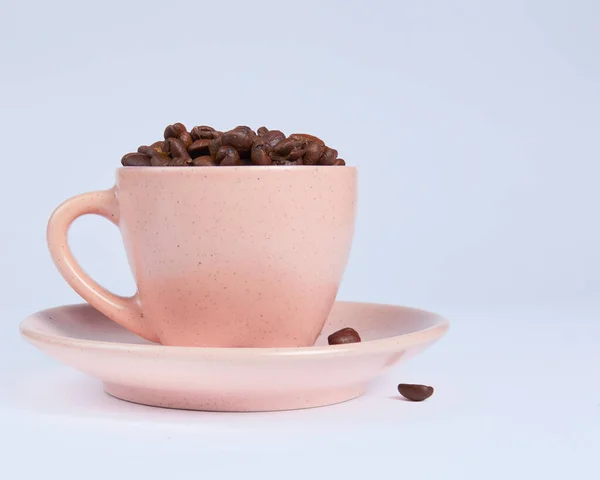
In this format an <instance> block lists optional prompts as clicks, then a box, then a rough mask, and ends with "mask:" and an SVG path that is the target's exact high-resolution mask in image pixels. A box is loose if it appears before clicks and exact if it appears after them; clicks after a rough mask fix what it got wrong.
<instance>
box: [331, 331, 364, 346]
mask: <svg viewBox="0 0 600 480" xmlns="http://www.w3.org/2000/svg"><path fill="white" fill-rule="evenodd" d="M327 342H328V343H329V345H341V344H344V343H358V342H360V335H359V334H358V332H357V331H356V330H354V329H353V328H350V327H346V328H342V329H341V330H338V331H337V332H334V333H332V334H331V335H329V336H328V337H327Z"/></svg>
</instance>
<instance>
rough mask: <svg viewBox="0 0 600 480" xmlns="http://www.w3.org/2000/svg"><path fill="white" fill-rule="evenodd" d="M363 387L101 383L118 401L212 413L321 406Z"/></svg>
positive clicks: (357, 393) (354, 394)
mask: <svg viewBox="0 0 600 480" xmlns="http://www.w3.org/2000/svg"><path fill="white" fill-rule="evenodd" d="M365 390H366V385H353V386H349V387H343V388H339V387H337V388H331V389H319V390H308V391H307V390H304V389H303V390H296V391H293V390H292V391H289V390H288V391H277V390H276V389H272V390H270V389H261V390H260V391H258V390H257V391H254V392H252V391H247V390H244V391H229V392H224V391H212V392H211V391H203V390H190V391H186V390H176V391H175V390H174V391H169V390H159V389H149V388H143V387H132V386H130V385H119V384H115V383H104V391H105V392H106V393H108V394H109V395H111V396H113V397H116V398H118V399H120V400H125V401H128V402H132V403H138V404H142V405H150V406H153V407H163V408H176V409H180V410H204V411H214V412H216V411H218V412H267V411H279V410H297V409H302V408H313V407H323V406H326V405H333V404H335V403H341V402H345V401H347V400H352V399H353V398H356V397H359V396H360V395H362V394H363V393H364V392H365Z"/></svg>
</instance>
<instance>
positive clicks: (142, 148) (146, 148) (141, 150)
mask: <svg viewBox="0 0 600 480" xmlns="http://www.w3.org/2000/svg"><path fill="white" fill-rule="evenodd" d="M150 150H151V147H149V146H148V145H142V146H140V147H138V149H137V151H138V153H143V154H144V155H150Z"/></svg>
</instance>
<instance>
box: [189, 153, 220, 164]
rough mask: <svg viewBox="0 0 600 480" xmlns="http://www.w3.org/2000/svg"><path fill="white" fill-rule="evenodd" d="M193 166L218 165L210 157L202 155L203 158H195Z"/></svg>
mask: <svg viewBox="0 0 600 480" xmlns="http://www.w3.org/2000/svg"><path fill="white" fill-rule="evenodd" d="M193 165H194V166H195V167H214V166H216V165H217V163H216V162H215V160H214V159H213V158H212V157H211V156H210V155H202V156H201V157H196V158H194V160H193Z"/></svg>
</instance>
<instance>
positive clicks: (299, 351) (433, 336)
mask: <svg viewBox="0 0 600 480" xmlns="http://www.w3.org/2000/svg"><path fill="white" fill-rule="evenodd" d="M336 303H343V304H346V305H361V306H373V307H393V308H398V309H402V310H405V311H410V312H414V313H420V314H426V315H428V316H430V317H432V319H433V320H434V322H435V323H434V325H432V326H430V327H427V328H424V329H422V330H417V331H415V332H412V333H407V334H403V335H394V336H391V337H386V338H379V339H376V340H368V341H363V342H358V343H349V344H343V345H313V346H309V347H189V346H173V345H160V344H138V343H120V342H109V341H105V340H88V339H81V338H73V337H66V336H62V335H57V334H49V333H45V332H41V331H40V330H39V329H37V328H35V327H32V326H29V325H28V322H30V321H32V319H33V318H35V317H37V316H38V315H48V314H51V312H52V311H55V310H59V309H61V310H62V309H75V308H81V307H87V308H90V309H94V307H92V306H91V305H90V304H88V303H85V302H82V303H73V304H66V305H58V306H55V307H51V308H45V309H42V310H39V311H37V312H34V313H32V314H30V315H27V316H26V317H25V318H24V319H23V320H22V321H21V322H20V324H19V333H20V334H21V336H23V337H24V338H25V339H26V340H27V341H29V342H31V343H34V344H35V343H42V344H46V345H54V346H57V347H61V348H65V347H71V348H79V349H80V348H86V349H91V350H95V351H111V352H115V351H121V352H123V353H130V354H131V353H146V352H154V353H157V352H161V353H167V354H169V355H173V354H182V355H190V354H199V355H202V356H204V357H206V356H211V357H212V356H217V357H223V356H225V357H231V356H232V355H234V356H248V355H251V356H254V357H257V356H261V357H270V356H298V355H302V356H327V357H329V356H338V355H348V354H353V353H354V354H361V355H362V354H364V353H366V352H367V351H381V350H387V349H388V348H393V349H397V348H398V347H399V346H401V345H403V344H406V346H409V345H410V346H415V345H418V344H423V343H428V342H433V341H435V340H438V339H439V338H440V337H442V336H443V335H444V334H445V333H446V332H447V331H448V329H449V328H450V322H449V320H448V319H446V318H445V317H443V316H441V315H440V314H437V313H434V312H431V311H428V310H423V309H420V308H414V307H408V306H404V305H394V304H388V303H374V302H359V301H346V300H339V301H336ZM100 313H101V312H100Z"/></svg>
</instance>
